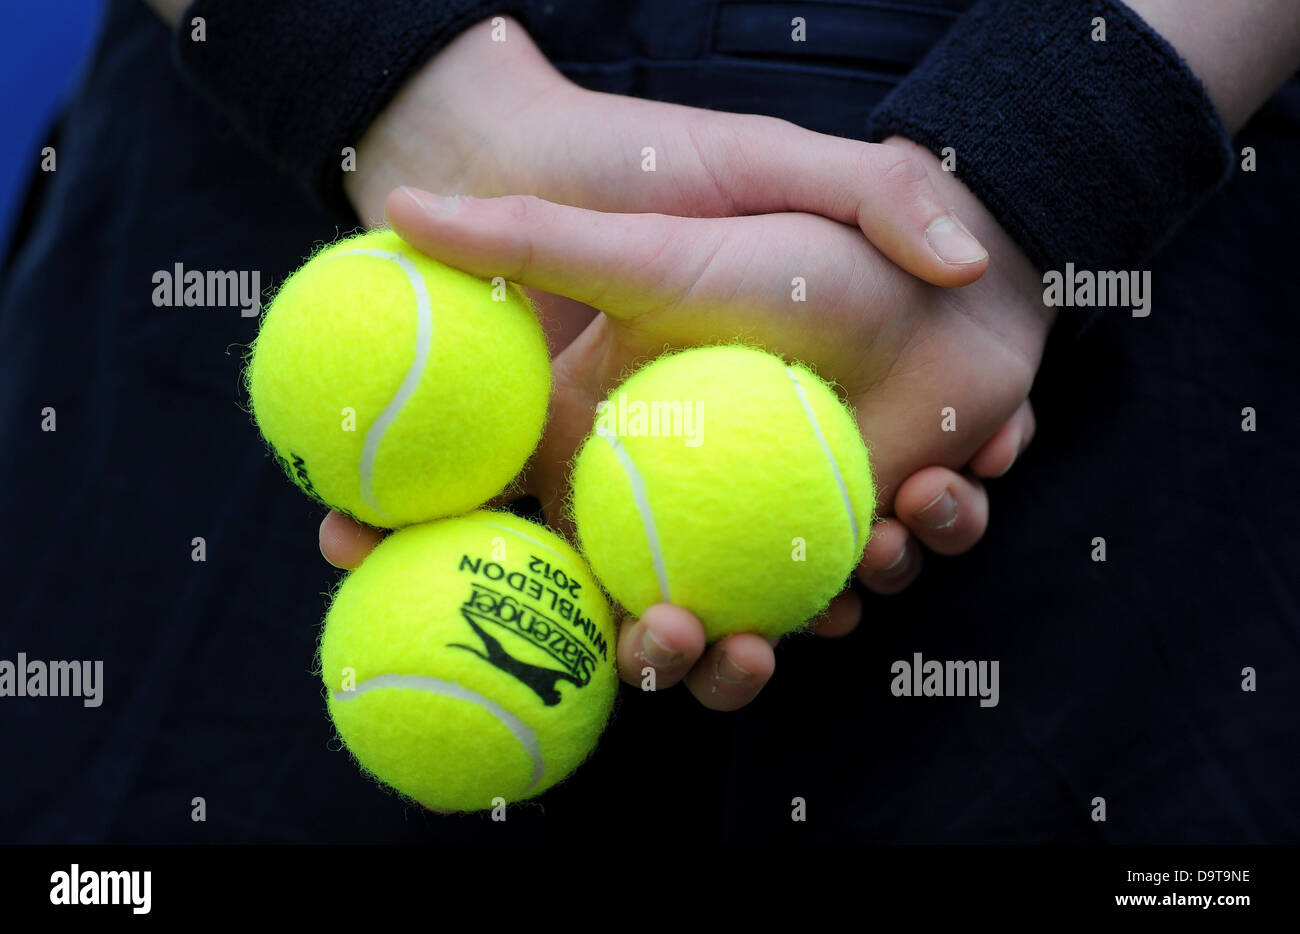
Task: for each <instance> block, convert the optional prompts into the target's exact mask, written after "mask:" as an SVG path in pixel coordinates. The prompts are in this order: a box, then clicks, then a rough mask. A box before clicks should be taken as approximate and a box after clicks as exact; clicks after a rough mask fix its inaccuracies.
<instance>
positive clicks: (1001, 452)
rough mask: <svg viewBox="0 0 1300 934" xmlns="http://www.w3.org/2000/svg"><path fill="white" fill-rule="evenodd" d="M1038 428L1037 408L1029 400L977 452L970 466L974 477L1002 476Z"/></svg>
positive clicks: (1027, 444) (1021, 452)
mask: <svg viewBox="0 0 1300 934" xmlns="http://www.w3.org/2000/svg"><path fill="white" fill-rule="evenodd" d="M1037 429H1038V423H1037V421H1036V420H1035V419H1034V407H1033V406H1032V405H1030V404H1029V400H1028V399H1026V400H1025V401H1024V402H1022V403H1021V404H1020V408H1018V409H1016V411H1015V412H1014V413H1012V415H1011V418H1009V419H1007V423H1006V424H1005V425H1003V426H1002V427H1001V428H999V429H998V430H997V433H996V434H994V435H993V437H992V438H990V439H989V440H988V441H986V442H984V446H983V447H981V448H980V449H979V450H978V451H976V452H975V454H974V456H973V457H971V459H970V464H969V465H967V469H968V470H969V471H970V472H971V473H973V474H974V475H975V476H977V477H984V478H985V479H991V478H993V477H1000V476H1002V475H1003V474H1005V473H1006V472H1007V471H1008V470H1010V469H1011V465H1012V464H1014V463H1015V462H1016V459H1017V458H1019V457H1020V455H1021V454H1023V453H1024V450H1025V448H1027V447H1029V442H1030V441H1032V440H1033V439H1034V432H1035V431H1037Z"/></svg>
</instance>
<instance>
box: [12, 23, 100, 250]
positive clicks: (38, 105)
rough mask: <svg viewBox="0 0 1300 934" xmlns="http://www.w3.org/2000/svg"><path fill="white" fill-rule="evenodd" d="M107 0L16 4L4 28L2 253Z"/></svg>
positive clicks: (75, 79) (87, 52)
mask: <svg viewBox="0 0 1300 934" xmlns="http://www.w3.org/2000/svg"><path fill="white" fill-rule="evenodd" d="M102 7H103V0H60V2H59V3H49V4H12V5H11V6H10V8H9V9H8V10H7V11H6V12H5V17H4V19H5V22H4V27H5V28H4V29H0V134H2V135H3V139H4V145H3V146H0V256H3V255H4V251H5V250H7V249H8V246H9V237H10V233H11V231H12V229H13V222H14V215H15V213H16V212H17V210H18V208H19V206H20V204H21V203H22V195H23V189H24V188H25V186H26V184H27V180H28V178H29V177H30V176H31V173H32V171H33V170H34V169H35V168H36V166H37V165H38V161H39V159H40V148H41V144H42V142H43V140H44V138H45V135H46V132H47V130H48V128H49V125H50V121H52V120H53V119H54V117H55V116H56V114H57V113H58V109H59V107H60V105H61V104H62V103H63V102H64V101H65V100H66V99H67V96H68V95H69V94H70V93H71V92H72V91H73V89H74V88H75V87H76V84H77V81H78V79H79V77H80V75H81V71H82V65H83V64H84V62H85V59H86V56H87V55H88V54H89V53H90V49H91V44H92V43H93V42H94V39H95V33H96V31H97V29H98V26H99V17H100V11H101V9H102Z"/></svg>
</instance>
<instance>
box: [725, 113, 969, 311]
mask: <svg viewBox="0 0 1300 934" xmlns="http://www.w3.org/2000/svg"><path fill="white" fill-rule="evenodd" d="M772 123H773V124H774V126H775V127H777V128H779V129H778V131H777V132H773V131H772V128H771V127H769V128H768V133H767V135H766V139H765V142H764V143H763V145H759V146H754V147H752V148H749V149H747V150H746V153H745V156H746V158H744V159H735V158H734V154H732V155H731V157H727V158H726V159H725V161H726V163H727V164H725V165H715V166H709V165H708V163H709V161H710V159H711V158H712V159H714V160H717V161H721V160H720V159H719V156H724V157H725V156H726V151H725V150H723V152H722V153H717V152H713V151H710V150H709V149H708V147H706V148H705V152H704V153H702V156H701V157H702V158H703V159H704V160H705V162H706V167H708V168H709V170H710V172H711V173H712V175H713V177H717V178H727V179H730V180H731V181H732V183H733V187H732V191H733V192H734V197H733V199H732V200H733V201H735V202H737V206H738V209H739V210H738V211H737V213H774V212H779V211H808V212H811V213H815V214H821V215H824V216H825V217H829V218H832V219H834V220H837V221H840V222H841V223H846V224H855V225H857V226H858V227H859V228H860V229H861V230H862V232H863V233H864V234H866V235H867V239H868V240H870V241H871V242H872V244H873V245H874V246H875V247H876V248H877V249H878V250H880V252H882V253H884V254H885V256H887V257H889V259H891V260H893V261H894V262H895V263H896V264H897V265H898V266H900V267H902V268H903V269H905V270H906V271H907V272H910V273H911V274H912V275H914V276H916V277H918V278H920V279H923V280H925V281H926V282H929V283H931V284H933V285H940V286H961V285H967V284H969V283H971V282H974V281H975V280H976V279H978V278H979V277H980V276H981V275H983V274H984V271H985V270H986V269H987V268H988V256H989V254H988V250H986V249H985V248H984V246H983V244H981V243H980V242H979V240H978V239H977V238H976V237H975V235H974V234H972V233H971V232H970V230H968V229H967V228H966V225H965V224H963V223H962V222H961V220H960V218H958V217H957V215H956V213H955V212H954V211H953V210H952V209H951V208H949V207H948V206H947V205H946V204H945V203H944V201H943V199H942V198H941V197H940V195H939V192H938V191H937V190H936V188H935V186H934V184H933V182H932V181H931V180H930V174H929V171H928V170H927V168H926V165H925V163H924V162H923V161H922V159H921V157H919V154H913V153H912V152H909V151H907V150H905V149H902V148H899V147H897V146H892V145H890V146H885V145H879V144H870V143H862V142H858V141H856V140H847V139H840V138H838V137H832V136H825V137H822V136H818V137H817V139H816V140H815V143H816V145H809V140H808V136H809V134H808V131H806V130H804V129H802V128H801V127H797V126H794V125H793V124H782V123H781V122H779V121H772ZM814 135H816V134H814ZM714 149H715V150H716V149H717V147H714ZM927 158H928V156H927ZM764 192H767V193H771V197H770V199H763V198H761V197H758V196H757V193H764Z"/></svg>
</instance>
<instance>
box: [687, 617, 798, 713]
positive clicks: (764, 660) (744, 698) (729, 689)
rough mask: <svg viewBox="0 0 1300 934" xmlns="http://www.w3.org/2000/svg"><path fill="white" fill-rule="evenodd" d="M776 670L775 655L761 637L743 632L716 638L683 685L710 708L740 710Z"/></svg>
mask: <svg viewBox="0 0 1300 934" xmlns="http://www.w3.org/2000/svg"><path fill="white" fill-rule="evenodd" d="M774 670H776V655H775V654H774V653H773V651H772V646H771V645H769V644H768V642H767V640H765V639H764V638H763V637H762V636H757V635H755V634H754V633H752V632H742V633H737V634H735V635H731V636H725V637H723V638H722V639H719V640H718V641H717V642H716V643H714V645H713V646H712V647H711V648H710V649H709V650H708V651H707V652H705V653H704V657H703V658H701V659H700V661H699V664H697V665H696V666H695V667H694V668H692V669H691V670H690V673H689V674H687V676H686V687H687V689H688V690H689V691H690V692H691V693H692V694H694V695H695V699H696V700H698V701H699V702H700V703H701V704H703V705H704V706H705V707H708V708H709V709H710V710H739V709H740V708H741V707H744V706H745V705H746V704H748V703H749V702H750V701H752V700H753V699H754V698H755V697H757V696H758V692H759V691H761V690H762V689H763V685H765V684H767V682H768V679H769V678H771V677H772V672H773V671H774Z"/></svg>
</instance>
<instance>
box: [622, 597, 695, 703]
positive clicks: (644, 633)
mask: <svg viewBox="0 0 1300 934" xmlns="http://www.w3.org/2000/svg"><path fill="white" fill-rule="evenodd" d="M703 653H704V627H703V626H702V625H701V624H700V621H699V620H698V619H696V618H695V617H694V616H693V615H692V614H690V613H688V612H687V611H686V610H683V609H682V608H681V607H676V606H671V605H669V604H667V603H657V604H655V605H654V606H651V607H647V608H646V611H645V612H644V613H642V614H641V618H640V619H639V620H628V621H627V622H625V623H624V624H623V625H622V627H621V628H620V629H619V633H618V668H619V673H620V675H622V678H623V680H624V681H626V682H627V683H628V684H632V685H636V686H638V687H641V686H643V685H644V684H645V683H646V678H647V676H648V673H647V672H646V669H647V668H652V669H654V680H653V681H652V682H649V683H651V684H652V685H653V688H654V690H656V691H657V690H661V689H663V688H669V687H672V686H673V685H674V684H676V683H677V682H678V681H681V680H682V678H683V677H685V676H686V673H687V672H688V671H690V670H691V667H692V666H693V665H695V663H696V662H698V661H699V660H700V656H701V655H702V654H703Z"/></svg>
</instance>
